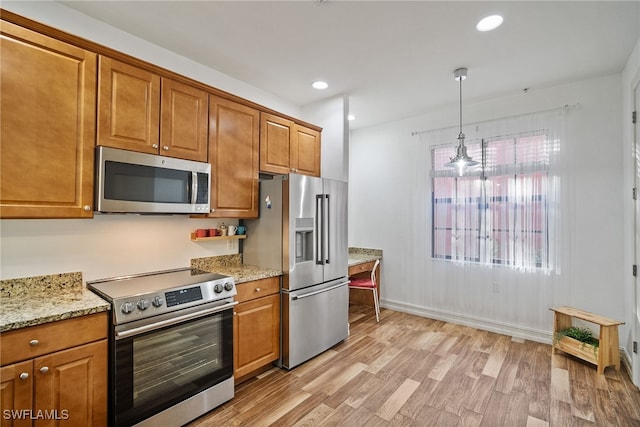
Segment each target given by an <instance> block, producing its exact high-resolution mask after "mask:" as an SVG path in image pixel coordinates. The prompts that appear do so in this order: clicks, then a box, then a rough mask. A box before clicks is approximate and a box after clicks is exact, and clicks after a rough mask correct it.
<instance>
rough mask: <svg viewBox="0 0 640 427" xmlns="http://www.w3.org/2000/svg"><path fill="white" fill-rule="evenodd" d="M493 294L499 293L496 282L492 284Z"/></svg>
mask: <svg viewBox="0 0 640 427" xmlns="http://www.w3.org/2000/svg"><path fill="white" fill-rule="evenodd" d="M493 293H494V294H499V293H500V285H499V284H498V282H493Z"/></svg>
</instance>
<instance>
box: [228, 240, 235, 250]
mask: <svg viewBox="0 0 640 427" xmlns="http://www.w3.org/2000/svg"><path fill="white" fill-rule="evenodd" d="M234 243H235V240H231V239H229V240H227V249H228V250H231V249H233V244H234Z"/></svg>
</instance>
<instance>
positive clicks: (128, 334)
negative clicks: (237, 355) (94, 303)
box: [115, 301, 238, 340]
mask: <svg viewBox="0 0 640 427" xmlns="http://www.w3.org/2000/svg"><path fill="white" fill-rule="evenodd" d="M236 304H238V301H233V302H230V303H227V304H224V305H221V306H219V307H214V308H209V309H207V310H202V311H198V312H196V313H190V314H184V315H182V316H178V317H174V318H172V319H167V320H161V321H160V322H155V323H152V324H150V325H144V326H139V327H137V328H131V329H127V330H124V331H120V332H116V333H115V338H116V340H119V339H123V338H127V337H132V336H135V335H140V334H143V333H145V332H149V331H153V330H156V329H160V328H163V327H165V326H171V325H175V324H178V323H182V322H186V321H189V320H193V319H198V318H200V317H204V316H208V315H210V314H215V313H219V312H221V311H225V310H229V309H231V308H232V307H233V306H235V305H236Z"/></svg>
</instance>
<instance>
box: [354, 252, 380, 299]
mask: <svg viewBox="0 0 640 427" xmlns="http://www.w3.org/2000/svg"><path fill="white" fill-rule="evenodd" d="M376 260H382V251H381V250H380V249H366V248H349V277H370V276H371V270H372V269H373V266H374V264H375V262H376ZM376 279H377V282H378V299H380V293H381V287H380V267H379V266H378V271H376ZM349 303H352V304H360V305H367V306H370V307H373V296H372V293H371V292H370V291H368V290H363V289H350V290H349Z"/></svg>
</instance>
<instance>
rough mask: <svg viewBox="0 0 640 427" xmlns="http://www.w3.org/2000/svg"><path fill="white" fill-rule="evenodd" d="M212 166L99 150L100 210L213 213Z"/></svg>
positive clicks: (126, 152)
mask: <svg viewBox="0 0 640 427" xmlns="http://www.w3.org/2000/svg"><path fill="white" fill-rule="evenodd" d="M210 187H211V165H210V164H209V163H204V162H195V161H192V160H183V159H175V158H172V157H164V156H159V155H154V154H145V153H137V152H134V151H127V150H120V149H116V148H110V147H97V149H96V191H95V198H96V210H97V211H98V212H114V213H150V214H198V213H208V212H209V200H210V194H211V192H210Z"/></svg>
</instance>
